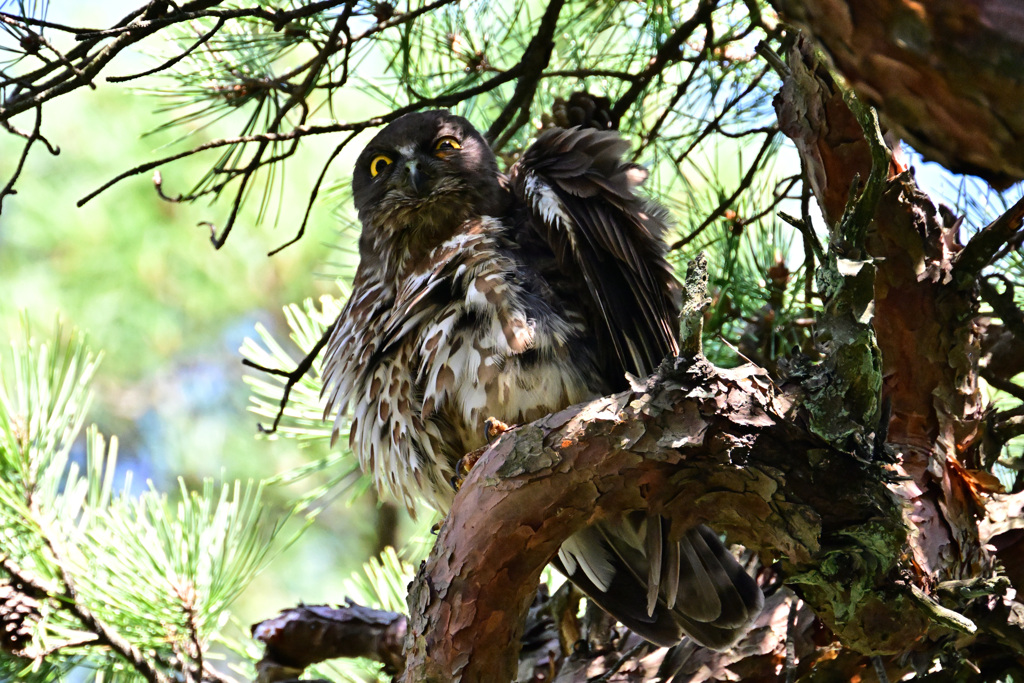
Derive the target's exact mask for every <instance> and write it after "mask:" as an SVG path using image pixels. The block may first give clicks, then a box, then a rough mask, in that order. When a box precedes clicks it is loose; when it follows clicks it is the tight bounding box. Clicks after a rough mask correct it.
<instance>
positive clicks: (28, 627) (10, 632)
mask: <svg viewBox="0 0 1024 683" xmlns="http://www.w3.org/2000/svg"><path fill="white" fill-rule="evenodd" d="M27 588H28V587H26V586H24V585H23V584H21V583H20V582H14V581H8V582H3V583H0V650H3V651H4V652H9V653H11V654H14V655H20V654H22V652H23V651H24V649H25V647H26V646H27V645H28V644H29V643H30V642H31V640H32V628H33V626H34V625H35V623H36V622H37V621H39V618H40V616H41V614H40V612H39V600H37V599H36V598H35V597H33V595H32V593H34V592H35V591H32V590H31V589H28V590H26V589H27Z"/></svg>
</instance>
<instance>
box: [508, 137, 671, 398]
mask: <svg viewBox="0 0 1024 683" xmlns="http://www.w3.org/2000/svg"><path fill="white" fill-rule="evenodd" d="M628 148H629V143H627V142H626V141H625V140H623V139H622V138H621V137H619V135H618V134H617V133H614V132H612V131H599V130H595V129H589V128H587V129H580V128H571V129H568V130H565V129H561V128H556V129H552V130H549V131H546V132H544V133H543V134H541V136H540V137H538V138H537V141H536V142H535V143H534V144H533V145H532V146H531V147H530V148H529V149H528V150H527V151H526V153H525V154H524V155H523V158H522V159H521V160H520V161H518V162H517V163H516V164H515V165H514V166H513V167H512V169H511V170H510V174H509V175H510V185H511V189H512V192H513V194H514V195H515V196H516V197H518V199H519V200H520V202H521V204H522V205H523V206H524V207H525V211H526V213H527V216H528V218H527V221H526V222H527V223H528V224H529V226H528V227H527V228H525V229H532V230H533V231H535V232H536V234H537V235H538V236H539V238H540V239H541V240H542V241H544V242H546V243H547V244H548V245H549V246H550V248H551V250H552V251H553V252H554V254H555V258H556V259H557V261H558V266H559V268H560V269H561V270H562V272H563V273H564V275H565V277H566V278H577V279H580V278H582V282H581V283H580V285H581V286H580V287H578V288H577V293H578V294H579V295H580V296H581V297H583V300H584V305H585V306H586V308H587V309H589V311H588V312H590V313H591V314H593V315H594V316H595V319H597V320H600V324H599V325H598V329H597V330H596V331H597V333H598V335H599V342H600V343H601V345H602V348H603V349H605V350H607V351H610V353H611V354H613V355H614V359H609V360H612V361H613V362H610V363H609V365H608V367H609V368H611V370H612V372H615V371H620V372H618V375H617V376H616V377H609V378H608V379H609V381H610V383H611V386H613V387H617V386H621V385H622V384H623V379H622V373H623V372H627V371H628V372H631V373H634V374H636V375H639V376H646V375H647V374H649V373H650V372H652V371H653V370H654V369H655V368H656V367H657V366H658V364H659V363H660V362H661V361H662V360H663V359H664V358H665V357H666V356H668V355H669V354H675V353H678V350H679V346H678V342H677V339H678V333H677V325H678V309H679V304H678V292H679V286H678V283H677V282H676V280H675V277H674V276H673V274H672V269H671V267H670V266H669V264H668V262H667V261H666V260H665V257H664V251H665V247H664V242H663V239H662V234H663V233H664V231H665V219H664V211H663V210H662V209H661V208H660V207H657V206H654V205H652V204H649V203H648V202H645V201H644V200H643V199H642V198H640V197H638V196H637V195H636V194H635V188H636V187H637V185H639V184H640V183H642V182H643V181H644V180H645V179H646V178H647V172H646V171H644V170H643V169H642V168H640V167H639V166H636V165H634V164H629V163H625V162H623V161H622V155H623V153H624V152H626V150H627V149H628ZM614 360H617V361H618V363H617V364H616V363H615V362H614Z"/></svg>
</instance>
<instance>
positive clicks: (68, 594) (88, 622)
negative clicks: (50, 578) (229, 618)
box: [0, 537, 171, 683]
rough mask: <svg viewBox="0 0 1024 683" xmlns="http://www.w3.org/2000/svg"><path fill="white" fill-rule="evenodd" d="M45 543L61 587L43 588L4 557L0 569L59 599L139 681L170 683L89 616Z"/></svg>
mask: <svg viewBox="0 0 1024 683" xmlns="http://www.w3.org/2000/svg"><path fill="white" fill-rule="evenodd" d="M45 542H46V545H47V547H48V548H49V549H50V552H51V553H52V554H53V557H54V560H55V564H56V566H57V570H58V573H59V574H60V580H61V583H62V584H63V588H56V587H53V586H47V585H45V584H43V583H41V582H40V581H38V580H37V579H36V578H35V577H33V576H30V575H29V574H27V573H26V572H24V571H22V569H21V568H20V567H19V566H18V565H17V564H16V563H15V562H14V561H13V560H12V559H11V558H9V557H7V556H6V555H3V556H0V567H3V569H4V571H5V572H7V573H8V574H9V575H10V576H11V578H13V579H16V580H17V581H19V582H21V583H23V584H25V585H26V586H29V587H31V588H33V589H34V590H37V591H40V592H42V593H45V594H46V595H49V596H51V597H56V598H59V599H61V605H62V606H63V607H64V608H65V609H67V610H68V611H69V612H70V613H71V614H73V615H74V616H75V617H76V618H77V619H78V620H79V621H80V622H82V625H83V626H85V627H86V628H87V629H89V631H91V632H92V633H94V634H95V635H96V637H97V642H99V643H100V644H102V645H106V646H107V647H109V648H110V649H111V650H113V651H114V652H116V653H117V654H118V655H120V656H121V658H122V659H124V660H125V661H126V662H128V663H129V664H130V665H131V666H132V667H133V668H134V669H135V670H136V671H138V672H139V674H140V675H141V676H142V677H143V678H145V679H146V680H147V681H149V683H171V679H170V678H168V677H167V676H165V675H164V674H162V673H161V672H160V671H158V670H157V669H156V668H154V667H153V665H152V664H150V663H149V661H147V660H146V659H145V657H144V656H143V655H142V652H141V651H140V650H139V649H138V648H137V647H135V646H134V645H132V644H131V643H129V642H128V641H127V640H125V639H123V638H122V637H121V635H120V634H118V633H117V632H116V631H114V630H112V629H110V628H108V627H107V625H106V624H104V623H103V622H102V621H100V620H99V619H97V618H96V616H95V615H93V613H92V612H91V611H90V610H89V609H88V608H87V607H86V606H85V605H84V604H82V601H81V599H80V598H79V597H78V593H77V591H76V590H75V588H74V584H73V583H72V580H71V575H70V574H69V573H68V571H67V568H66V567H65V566H64V562H63V560H62V558H61V556H60V554H59V553H57V551H56V547H55V546H54V544H53V542H52V539H50V538H49V537H47V538H46V539H45Z"/></svg>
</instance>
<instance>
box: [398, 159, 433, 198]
mask: <svg viewBox="0 0 1024 683" xmlns="http://www.w3.org/2000/svg"><path fill="white" fill-rule="evenodd" d="M427 180H428V179H427V176H426V175H425V174H424V173H423V171H421V170H420V169H419V164H418V161H417V160H416V159H409V161H407V162H405V168H404V169H402V181H403V182H404V183H405V185H406V186H407V187H409V188H411V189H412V191H413V192H415V193H416V195H417V196H420V197H422V196H423V195H425V194H426V191H427V184H428V183H427Z"/></svg>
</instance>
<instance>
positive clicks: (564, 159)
mask: <svg viewBox="0 0 1024 683" xmlns="http://www.w3.org/2000/svg"><path fill="white" fill-rule="evenodd" d="M627 150H628V143H626V142H625V141H624V140H623V139H622V138H620V137H619V136H618V134H617V133H615V132H612V131H599V130H595V129H581V128H572V129H558V128H556V129H552V130H547V131H545V132H544V133H542V134H541V135H540V136H539V137H538V138H537V140H536V142H535V143H534V144H533V145H532V146H531V147H529V148H528V149H527V150H526V152H525V153H524V154H523V155H522V158H521V159H520V160H519V161H518V162H516V163H515V164H514V165H513V166H512V167H511V169H510V170H509V173H508V175H507V176H506V175H504V174H502V173H501V172H500V171H499V169H498V165H497V162H496V160H495V156H494V154H493V152H492V151H491V149H490V147H489V146H488V144H487V142H486V141H485V140H484V138H483V136H482V135H481V134H480V133H479V132H477V130H476V129H475V128H473V126H472V125H471V124H470V123H469V121H467V120H466V119H464V118H462V117H459V116H455V115H453V114H451V113H449V112H447V111H427V112H419V113H412V114H406V115H405V116H402V117H401V118H399V119H396V120H395V121H394V122H392V123H391V124H390V125H388V126H387V127H386V128H384V129H383V130H382V131H380V133H378V134H377V136H376V137H374V138H373V140H371V141H370V143H369V144H368V145H367V147H366V149H365V150H363V152H362V153H361V154H360V155H359V159H358V161H357V162H356V167H355V172H354V175H353V181H352V188H353V195H354V199H355V206H356V209H357V211H358V214H359V220H360V222H361V223H362V232H361V235H360V238H359V256H360V261H359V266H358V268H357V270H356V275H355V280H354V282H353V286H352V293H351V296H350V298H349V300H348V303H347V305H346V306H345V308H344V310H343V311H342V313H341V315H340V317H339V319H338V321H337V323H336V325H335V327H334V331H333V333H332V335H331V338H330V340H329V342H328V345H327V351H326V355H325V362H324V394H325V395H326V396H327V412H326V413H325V416H330V415H331V414H332V413H333V414H334V415H335V423H334V424H335V429H334V434H335V437H337V434H338V431H339V428H340V427H341V426H343V425H344V424H345V422H346V421H347V425H348V429H349V441H350V445H351V448H352V450H353V451H354V452H355V454H356V455H357V456H358V459H359V462H360V464H361V466H362V467H363V469H364V470H365V471H366V472H368V473H370V474H371V475H372V477H373V479H374V481H375V482H376V485H377V487H378V489H379V490H380V491H381V492H382V493H384V494H390V495H391V496H393V497H395V498H397V499H398V500H400V501H402V502H403V503H404V504H405V505H406V506H407V507H408V508H409V509H410V511H412V510H414V509H415V507H416V506H417V504H418V503H419V502H420V501H422V502H425V503H426V504H428V505H430V506H432V507H433V508H435V509H437V510H439V511H441V512H442V513H443V512H446V511H447V509H448V507H449V506H450V504H451V502H452V499H453V496H454V489H453V487H452V485H451V481H452V478H453V475H454V474H455V470H456V465H457V463H458V462H459V460H460V459H461V458H462V456H463V455H465V454H466V453H468V452H470V451H473V450H474V449H476V448H479V447H480V446H483V445H484V444H485V443H486V440H487V436H486V434H485V423H487V421H488V420H489V419H491V418H493V419H496V420H498V421H501V422H505V423H510V424H523V423H527V422H530V421H532V420H535V419H538V418H540V417H542V416H544V415H547V414H548V413H552V412H555V411H557V410H561V409H562V408H565V407H567V406H569V405H572V404H575V403H579V402H582V401H586V400H588V399H592V398H595V397H598V396H603V395H606V394H609V393H612V392H615V391H620V390H623V389H626V388H628V383H627V379H626V373H632V374H633V375H634V376H639V377H644V376H646V375H648V374H649V373H650V372H652V371H653V370H654V369H655V368H656V367H657V365H658V364H659V363H660V361H661V360H662V359H663V358H665V357H666V356H669V355H673V354H676V353H678V339H677V334H678V333H677V318H678V308H679V286H678V283H677V282H676V280H675V278H674V276H673V272H672V269H671V268H670V266H669V264H668V262H667V261H666V259H665V256H664V252H665V247H664V241H663V238H662V235H663V233H664V231H665V223H666V218H665V212H664V211H663V209H661V208H660V207H658V206H656V205H654V204H653V203H651V202H648V201H645V200H644V199H642V198H641V197H639V196H638V195H637V194H636V188H637V186H638V185H639V184H640V183H642V182H643V181H644V180H645V179H646V175H647V174H646V172H645V171H644V170H643V169H642V168H641V167H639V166H636V165H634V164H629V163H625V162H624V161H623V159H622V155H623V154H624V153H625V152H626V151H627ZM348 406H351V411H350V412H349V411H348V410H347V408H348ZM667 526H668V525H667V524H665V525H662V524H660V519H650V518H648V517H647V516H646V515H644V514H643V513H633V514H631V515H628V516H626V517H624V518H623V519H620V520H607V521H602V522H599V523H597V524H595V525H593V526H591V527H587V528H585V529H583V530H582V531H580V532H578V533H576V534H574V535H573V536H571V537H570V538H569V539H568V540H567V541H566V542H565V543H564V544H563V546H562V547H561V549H560V550H559V552H558V555H557V557H556V558H555V559H554V561H553V562H554V564H555V565H556V566H557V567H558V568H559V569H560V570H561V571H562V572H563V573H564V574H565V575H566V576H567V577H568V578H569V579H570V580H571V581H573V582H574V583H575V584H576V585H577V586H579V587H580V588H581V590H583V591H584V592H585V593H586V594H587V595H588V596H589V597H590V598H591V599H592V600H593V601H595V602H596V603H597V604H598V605H600V606H601V607H602V608H603V609H605V610H606V611H608V612H609V613H610V614H611V615H612V616H614V617H615V618H616V619H618V620H619V621H620V622H622V623H623V624H624V625H626V626H627V627H629V628H630V629H632V630H633V631H634V632H636V633H638V634H639V635H641V636H643V637H644V638H646V639H648V640H650V641H651V642H654V643H656V644H659V645H674V644H676V643H677V642H679V641H680V640H681V639H682V637H683V636H684V635H688V636H690V637H692V638H694V639H695V640H697V641H699V642H700V643H702V644H704V645H707V646H709V647H713V648H718V649H722V648H726V647H728V646H730V645H732V644H733V643H734V642H735V641H736V640H737V639H738V638H739V637H740V636H742V634H743V633H744V632H745V631H746V629H747V628H748V626H749V625H750V623H751V621H752V620H753V619H754V618H755V617H756V616H757V614H758V613H759V611H760V609H761V606H762V602H763V598H762V594H761V591H760V589H759V588H758V586H757V583H756V582H755V581H754V580H753V579H752V578H751V577H750V576H748V575H747V574H746V573H745V572H744V571H743V569H742V567H741V566H740V565H739V564H738V563H737V561H736V560H735V559H734V558H733V556H732V555H731V554H730V553H729V552H728V550H727V549H726V548H725V547H724V546H723V545H722V542H721V541H720V540H719V538H718V536H717V535H716V534H715V533H714V532H713V531H711V530H710V529H708V528H707V527H704V526H698V527H695V528H693V529H690V530H689V531H688V532H687V533H686V534H685V535H684V536H683V537H682V539H681V540H679V541H678V542H675V541H672V542H670V541H669V539H668V538H667V536H666V537H662V538H660V543H659V539H658V538H657V535H658V534H659V533H662V532H660V531H659V530H660V529H663V528H664V529H666V530H667ZM651 534H653V535H654V536H655V539H654V542H653V543H652V541H651ZM656 546H657V548H656V549H654V550H652V551H651V552H650V553H648V549H649V548H652V549H653V548H655V547H656ZM649 554H650V555H654V556H655V558H654V560H655V561H654V562H653V563H652V562H651V561H649V559H648V555H649ZM659 555H660V557H658V556H659Z"/></svg>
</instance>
